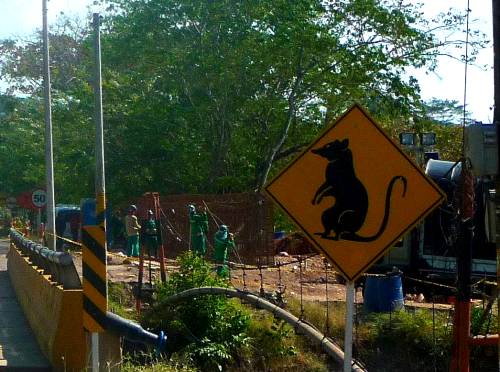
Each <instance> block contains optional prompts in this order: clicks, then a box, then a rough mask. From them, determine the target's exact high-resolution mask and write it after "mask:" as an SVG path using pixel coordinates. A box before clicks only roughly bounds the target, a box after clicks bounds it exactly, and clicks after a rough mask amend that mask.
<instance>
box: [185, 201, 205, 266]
mask: <svg viewBox="0 0 500 372" xmlns="http://www.w3.org/2000/svg"><path fill="white" fill-rule="evenodd" d="M188 210H189V223H190V225H191V248H192V250H193V252H194V253H195V254H197V255H199V256H202V257H205V254H206V253H207V233H208V216H207V211H206V210H204V211H203V212H201V213H198V212H197V211H196V208H195V206H194V205H192V204H190V205H189V206H188Z"/></svg>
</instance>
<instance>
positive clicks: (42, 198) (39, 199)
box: [31, 189, 47, 208]
mask: <svg viewBox="0 0 500 372" xmlns="http://www.w3.org/2000/svg"><path fill="white" fill-rule="evenodd" d="M31 203H32V204H33V207H35V208H43V207H45V204H47V193H46V192H45V190H42V189H38V190H35V191H33V192H32V193H31Z"/></svg>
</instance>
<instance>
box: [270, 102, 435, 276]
mask: <svg viewBox="0 0 500 372" xmlns="http://www.w3.org/2000/svg"><path fill="white" fill-rule="evenodd" d="M265 189H266V192H267V194H268V195H269V196H270V197H271V198H272V199H273V200H274V201H275V202H276V203H277V204H278V205H280V207H281V208H282V209H283V210H284V211H285V212H286V213H287V214H288V215H289V216H290V217H291V218H292V220H294V221H295V223H296V224H297V225H298V226H299V227H300V228H301V229H302V230H303V231H304V233H305V234H306V235H307V236H308V238H309V239H310V240H311V241H312V242H313V244H314V245H315V246H316V247H317V248H318V249H319V250H320V251H321V252H323V253H324V254H325V255H326V256H327V257H328V258H329V259H330V260H331V261H332V263H333V264H334V265H335V266H336V267H337V268H338V269H339V270H340V272H341V273H342V274H343V276H344V277H345V278H346V279H348V280H355V279H356V278H357V277H358V276H360V275H361V274H362V273H363V272H364V271H366V270H367V269H368V268H369V267H370V266H371V265H372V264H373V263H374V262H376V261H377V260H378V259H379V258H380V257H381V256H382V255H383V254H384V253H385V252H386V251H387V250H388V249H390V248H391V247H392V246H393V245H394V244H395V243H396V242H397V241H398V240H399V239H400V238H401V236H402V235H404V234H405V233H406V232H408V231H409V230H410V229H411V228H412V227H413V226H415V225H416V224H417V223H418V222H419V221H420V220H421V219H422V218H424V217H425V216H426V215H427V214H428V213H430V212H431V211H432V210H433V209H434V208H435V207H437V206H438V205H439V204H440V203H441V202H442V201H443V199H444V197H445V196H444V194H443V193H442V191H441V190H440V189H439V188H438V187H437V186H436V185H435V184H434V183H433V182H432V181H431V180H430V179H428V178H427V177H426V175H425V174H424V173H423V172H422V170H421V169H420V168H419V167H418V166H417V165H416V164H415V163H413V161H412V160H411V159H410V158H409V157H408V156H407V155H406V154H405V153H404V152H403V151H402V150H401V149H400V148H399V146H398V145H396V144H395V143H394V142H393V141H392V140H391V139H390V138H389V137H388V136H387V134H385V132H384V131H383V130H382V129H381V128H380V127H379V126H378V125H377V124H376V123H375V122H374V121H373V120H372V119H371V118H370V117H369V116H368V115H367V114H366V113H365V112H364V111H363V110H362V109H361V108H360V107H359V106H357V105H355V106H353V107H352V108H351V109H350V110H349V111H347V112H346V113H345V114H344V115H343V116H342V117H341V118H340V119H338V120H337V121H336V122H334V123H333V124H331V125H330V126H329V127H328V128H327V130H326V131H325V132H324V133H323V134H322V135H321V136H320V137H319V138H318V139H317V140H316V141H314V142H313V143H312V144H311V145H310V146H309V147H308V148H307V149H306V150H305V151H304V152H302V154H301V155H299V156H298V157H297V158H296V159H295V160H294V161H293V162H292V163H291V164H290V165H288V167H286V168H285V169H284V170H283V171H281V173H280V174H278V176H276V177H275V178H274V179H273V180H272V181H271V182H270V183H269V184H268V185H267V186H266V188H265Z"/></svg>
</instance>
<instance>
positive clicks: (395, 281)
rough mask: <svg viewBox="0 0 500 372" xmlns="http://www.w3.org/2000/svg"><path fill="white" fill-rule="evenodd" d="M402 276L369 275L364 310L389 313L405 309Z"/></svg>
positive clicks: (366, 283)
mask: <svg viewBox="0 0 500 372" xmlns="http://www.w3.org/2000/svg"><path fill="white" fill-rule="evenodd" d="M403 304H404V300H403V284H402V281H401V274H399V273H398V274H390V275H368V276H367V277H366V281H365V291H364V308H365V310H366V311H368V312H376V313H380V312H389V311H395V310H400V309H401V308H402V307H403Z"/></svg>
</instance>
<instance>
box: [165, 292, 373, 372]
mask: <svg viewBox="0 0 500 372" xmlns="http://www.w3.org/2000/svg"><path fill="white" fill-rule="evenodd" d="M199 295H224V296H228V297H236V298H239V299H241V300H245V301H246V302H248V303H250V304H251V305H253V306H255V307H257V308H261V309H264V310H267V311H269V312H271V313H272V314H273V315H274V316H275V317H276V318H279V319H282V320H284V321H285V322H287V323H288V324H290V325H291V326H293V327H294V329H295V330H296V332H298V333H303V334H304V335H305V336H306V337H308V338H309V339H310V340H312V341H313V342H315V343H316V344H318V345H320V346H321V347H322V348H323V350H324V351H325V352H326V353H327V354H328V355H330V356H331V357H332V358H333V359H335V360H336V361H337V362H339V363H343V362H344V352H343V351H342V350H341V349H340V348H339V347H338V346H337V345H336V344H335V343H333V342H332V341H331V340H329V339H328V338H327V337H326V336H325V335H324V334H322V333H321V332H319V331H318V330H317V329H315V328H314V327H313V326H311V325H309V324H307V323H304V322H303V321H301V320H300V319H299V318H297V317H295V316H294V315H292V314H290V313H289V312H288V311H285V310H283V309H282V308H280V307H279V306H277V305H275V304H272V303H271V302H269V301H266V300H264V299H262V298H260V297H258V296H255V295H253V294H251V293H248V292H242V291H239V290H237V289H232V288H220V287H200V288H193V289H188V290H186V291H182V292H180V293H177V294H175V295H173V296H170V297H168V298H166V299H164V300H163V301H162V302H161V303H160V304H159V305H160V306H161V305H164V304H168V303H172V302H177V301H180V300H183V299H186V298H190V297H196V296H199ZM352 371H356V372H364V371H366V370H365V369H364V368H363V367H361V366H360V365H359V364H358V363H357V362H356V361H353V363H352Z"/></svg>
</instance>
